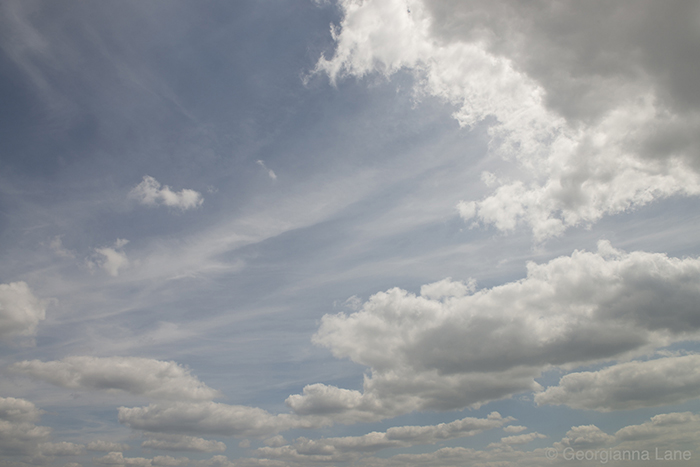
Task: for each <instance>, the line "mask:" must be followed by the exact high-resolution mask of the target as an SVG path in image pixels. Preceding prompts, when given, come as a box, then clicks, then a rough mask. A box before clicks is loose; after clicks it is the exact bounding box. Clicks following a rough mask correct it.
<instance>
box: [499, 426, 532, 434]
mask: <svg viewBox="0 0 700 467" xmlns="http://www.w3.org/2000/svg"><path fill="white" fill-rule="evenodd" d="M525 430H527V427H526V426H521V425H508V426H504V427H503V431H505V432H506V433H520V432H521V431H525Z"/></svg>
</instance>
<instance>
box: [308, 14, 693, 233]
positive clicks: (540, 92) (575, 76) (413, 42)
mask: <svg viewBox="0 0 700 467" xmlns="http://www.w3.org/2000/svg"><path fill="white" fill-rule="evenodd" d="M339 4H340V6H341V7H342V9H343V11H344V18H343V20H342V22H341V24H340V25H339V26H338V27H337V28H334V37H335V39H336V42H337V48H336V51H335V53H334V55H333V56H332V57H331V58H329V59H326V58H321V59H320V60H319V62H318V64H317V68H316V70H317V71H321V72H325V73H327V74H328V75H329V76H330V78H331V80H332V81H333V82H335V81H336V80H337V79H339V78H342V77H344V76H356V77H362V76H364V75H367V74H370V73H375V72H379V73H382V74H384V75H386V76H390V75H391V74H393V73H396V72H397V71H399V70H401V69H409V70H413V71H414V72H415V73H416V83H417V84H416V90H417V92H418V93H419V94H420V93H425V94H427V95H432V96H437V97H440V98H442V99H444V100H445V101H447V102H449V103H451V104H453V105H455V106H456V108H457V110H456V111H455V113H454V116H455V118H456V119H457V120H458V121H459V123H460V125H462V126H466V127H470V126H473V125H475V124H477V123H479V122H483V121H487V120H488V122H489V125H490V126H489V132H490V135H491V150H492V152H494V153H497V154H500V155H502V156H504V157H505V158H506V159H509V160H516V161H517V162H518V164H519V165H520V166H521V167H522V168H523V169H525V170H521V171H520V173H519V175H517V176H516V177H515V178H508V177H507V176H506V177H504V178H502V179H499V178H498V177H495V178H494V177H493V176H492V175H491V176H490V177H489V178H490V179H492V181H493V182H494V183H496V184H498V185H499V186H498V187H497V188H495V190H494V191H493V193H492V194H490V195H488V196H486V197H485V198H483V199H481V200H479V201H462V202H460V203H459V205H458V208H459V212H460V214H461V216H462V217H463V218H464V219H466V220H469V219H472V218H474V219H476V220H478V221H480V222H483V223H485V224H491V225H494V226H495V227H497V228H498V229H501V230H504V231H508V230H512V229H514V228H515V227H516V226H517V225H518V224H520V223H525V224H527V225H529V226H530V228H532V230H533V232H534V234H535V237H536V238H537V239H540V240H541V239H545V238H547V237H551V236H555V235H559V234H561V233H562V232H563V231H564V230H565V229H566V228H567V227H569V226H574V225H580V224H589V223H591V222H595V221H597V220H598V219H600V218H601V217H602V216H604V215H606V214H613V213H618V212H621V211H624V210H627V209H629V208H632V207H635V206H641V205H644V204H646V203H649V202H651V201H653V200H655V199H660V198H664V197H668V196H672V195H697V194H699V193H700V176H699V174H698V168H700V158H699V157H698V154H700V138H699V137H698V134H700V102H699V99H698V98H697V96H698V95H700V85H698V84H697V83H700V67H698V66H697V63H700V56H699V55H700V52H698V51H699V50H700V39H699V38H698V35H697V24H696V22H697V20H696V18H697V16H698V9H700V7H698V6H697V5H695V4H693V2H682V1H676V2H670V3H669V4H664V5H659V4H658V3H654V2H651V1H643V2H641V4H640V3H638V2H631V1H622V2H615V3H614V4H611V3H606V2H593V3H592V4H589V3H584V4H582V3H581V2H575V1H563V2H561V1H556V2H555V1H547V0H542V1H538V2H528V3H522V2H517V1H514V0H501V1H495V2H491V1H466V2H464V1H459V0H440V1H437V2H432V1H431V2H424V1H422V0H409V1H406V0H382V1H376V0H374V1H365V2H357V1H354V0H340V1H339ZM630 11H634V12H635V13H634V14H629V12H630ZM659 25H667V26H668V27H659Z"/></svg>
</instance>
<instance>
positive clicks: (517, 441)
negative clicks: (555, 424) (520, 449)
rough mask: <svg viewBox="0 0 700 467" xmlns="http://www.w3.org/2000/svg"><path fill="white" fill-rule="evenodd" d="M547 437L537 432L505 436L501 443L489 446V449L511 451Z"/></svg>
mask: <svg viewBox="0 0 700 467" xmlns="http://www.w3.org/2000/svg"><path fill="white" fill-rule="evenodd" d="M546 437H547V436H545V435H543V434H542V433H537V432H536V431H535V432H533V433H525V434H522V435H513V436H505V437H503V438H501V440H500V441H499V442H497V443H491V444H489V445H488V446H487V448H488V449H506V450H510V449H513V447H512V446H517V445H521V444H527V443H530V442H532V441H534V440H536V439H543V438H546Z"/></svg>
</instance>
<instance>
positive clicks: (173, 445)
mask: <svg viewBox="0 0 700 467" xmlns="http://www.w3.org/2000/svg"><path fill="white" fill-rule="evenodd" d="M147 436H149V437H150V439H148V440H146V441H144V442H143V443H141V447H143V448H150V449H163V450H166V451H196V452H224V451H225V450H226V445H225V444H224V443H222V442H221V441H215V440H208V439H204V438H197V437H194V436H187V435H164V434H155V433H147Z"/></svg>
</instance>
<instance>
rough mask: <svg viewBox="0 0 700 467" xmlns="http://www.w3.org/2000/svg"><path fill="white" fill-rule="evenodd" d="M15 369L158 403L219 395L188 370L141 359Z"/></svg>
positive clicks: (26, 364)
mask: <svg viewBox="0 0 700 467" xmlns="http://www.w3.org/2000/svg"><path fill="white" fill-rule="evenodd" d="M11 369H12V370H14V371H17V372H20V373H24V374H26V375H28V376H32V377H34V378H37V379H40V380H43V381H46V382H49V383H51V384H55V385H57V386H61V387H64V388H70V389H85V390H107V391H117V390H121V391H125V392H128V393H131V394H136V395H144V396H148V397H153V398H157V399H169V400H209V399H212V398H214V397H217V396H219V395H220V394H219V392H218V391H216V390H214V389H212V388H210V387H208V386H207V385H206V384H204V383H202V382H201V381H199V379H197V377H195V376H193V375H192V374H190V370H189V369H187V368H186V367H183V366H181V365H178V364H177V363H175V362H164V361H160V360H153V359H149V358H139V357H105V358H99V357H66V358H64V359H63V360H56V361H52V362H42V361H40V360H26V361H23V362H18V363H15V364H13V365H12V366H11Z"/></svg>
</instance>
